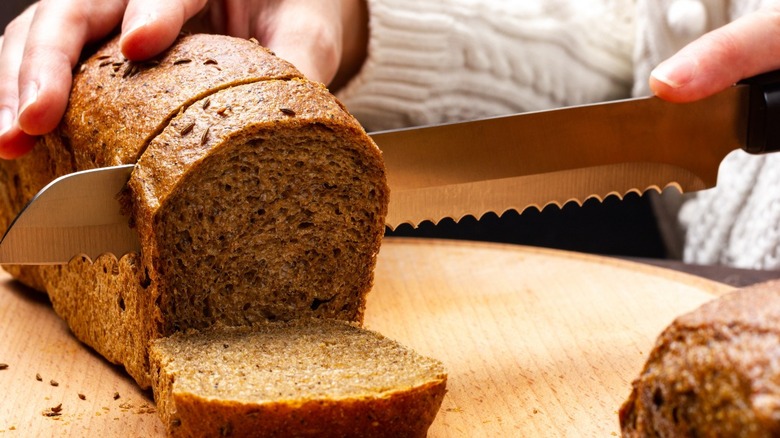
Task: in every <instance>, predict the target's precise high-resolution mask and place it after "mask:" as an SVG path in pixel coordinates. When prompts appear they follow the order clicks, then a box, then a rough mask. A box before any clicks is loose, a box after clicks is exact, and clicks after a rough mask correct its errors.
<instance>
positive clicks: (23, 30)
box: [0, 5, 35, 159]
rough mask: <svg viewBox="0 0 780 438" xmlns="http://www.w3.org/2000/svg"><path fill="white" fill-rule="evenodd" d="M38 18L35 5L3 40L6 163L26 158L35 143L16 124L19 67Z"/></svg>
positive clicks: (0, 113)
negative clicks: (33, 25) (19, 157)
mask: <svg viewBox="0 0 780 438" xmlns="http://www.w3.org/2000/svg"><path fill="white" fill-rule="evenodd" d="M34 14H35V6H34V5H33V6H31V7H30V8H28V9H27V10H26V11H24V12H23V13H22V14H21V15H19V17H17V18H15V19H14V20H13V21H12V22H11V23H10V24H9V25H8V26H7V27H6V31H5V35H3V36H0V158H3V159H10V158H16V157H18V156H20V155H23V154H24V153H25V152H27V151H28V150H29V149H31V148H32V143H34V141H33V139H32V137H30V136H28V135H27V134H25V133H24V132H23V131H22V130H21V128H20V127H19V125H18V124H17V123H16V114H17V109H18V106H19V66H20V65H21V63H22V56H23V53H24V43H25V40H26V39H27V34H28V32H29V29H30V23H31V22H32V18H33V16H34Z"/></svg>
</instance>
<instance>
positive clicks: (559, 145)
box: [371, 72, 780, 229]
mask: <svg viewBox="0 0 780 438" xmlns="http://www.w3.org/2000/svg"><path fill="white" fill-rule="evenodd" d="M778 79H780V74H778V73H777V72H773V73H770V74H766V75H761V76H757V77H755V78H752V79H750V80H747V81H745V82H744V83H741V84H738V85H735V86H733V87H730V88H729V89H727V90H725V91H723V92H721V93H719V94H716V95H714V96H712V97H710V98H708V99H705V100H701V101H697V102H692V103H685V104H679V103H670V102H667V101H664V100H661V99H659V98H656V97H646V98H635V99H627V100H622V101H613V102H607V103H599V104H591V105H582V106H575V107H567V108H560V109H555V110H549V111H538V112H531V113H523V114H515V115H510V116H504V117H495V118H489V119H483V120H477V121H471V122H463V123H452V124H444V125H438V126H429V127H422V128H409V129H401V130H394V131H386V132H378V133H374V134H372V135H371V136H372V138H373V139H374V141H375V142H376V143H377V145H378V146H379V148H380V149H381V150H382V153H383V155H384V159H385V165H386V166H387V174H388V183H389V185H390V189H391V194H390V205H389V211H388V216H387V219H386V222H387V225H388V226H389V227H390V228H391V229H394V228H395V227H397V226H399V225H401V224H404V223H408V224H411V225H413V226H417V225H418V224H419V223H421V222H423V221H426V220H427V221H432V222H433V223H437V222H438V221H439V220H440V219H443V218H452V219H455V220H456V221H458V220H460V219H461V218H463V217H464V216H467V215H471V216H474V217H476V218H480V217H481V216H482V215H484V214H485V213H488V212H494V213H497V214H499V215H501V214H502V213H504V212H506V211H508V210H516V211H518V212H522V211H524V210H525V209H526V208H531V207H535V208H537V209H540V210H541V209H543V208H544V207H545V206H547V205H549V204H555V205H558V206H559V207H560V206H563V205H564V204H566V203H568V202H576V203H578V204H580V205H581V204H582V203H583V202H585V201H586V200H587V199H590V198H598V199H599V200H603V199H604V198H605V197H607V196H610V195H616V196H619V197H621V198H622V197H623V196H624V195H626V194H627V193H630V192H637V193H643V192H645V191H647V190H650V189H655V190H658V191H661V190H663V189H665V188H667V187H670V186H671V187H676V188H677V189H678V190H680V191H683V192H688V191H696V190H702V189H706V188H711V187H714V186H715V184H716V182H717V174H718V167H719V165H720V163H721V161H722V160H723V159H724V158H725V156H726V155H727V154H729V153H730V152H732V151H734V150H736V149H740V148H742V149H744V150H746V151H748V152H750V153H764V152H770V151H775V150H777V149H778V147H779V146H780V133H779V132H778V130H780V86H779V85H778V83H780V82H778ZM772 120H774V121H775V123H772Z"/></svg>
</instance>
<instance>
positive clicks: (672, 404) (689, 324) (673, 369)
mask: <svg viewBox="0 0 780 438" xmlns="http://www.w3.org/2000/svg"><path fill="white" fill-rule="evenodd" d="M620 423H621V428H622V433H623V436H625V437H656V436H657V437H688V436H713V437H769V436H778V434H780V282H779V281H774V282H770V283H764V284H759V285H755V286H751V287H748V288H745V289H743V290H739V291H736V292H732V293H730V294H728V295H725V296H723V297H721V298H718V299H716V300H714V301H711V302H708V303H706V304H704V305H703V306H701V307H700V308H698V309H696V310H694V311H693V312H690V313H688V314H686V315H682V316H680V317H679V318H677V319H676V320H675V321H674V322H673V323H672V324H671V325H670V326H669V327H668V328H667V329H666V330H665V331H664V332H663V333H662V334H661V335H660V336H659V338H658V340H657V341H656V345H655V348H654V350H653V351H652V352H651V354H650V357H649V358H648V360H647V362H646V364H645V367H644V369H643V370H642V372H641V374H640V375H639V377H638V378H637V379H636V380H635V381H634V382H633V389H632V392H631V394H630V396H629V398H628V400H626V402H625V403H624V404H623V406H622V408H621V409H620Z"/></svg>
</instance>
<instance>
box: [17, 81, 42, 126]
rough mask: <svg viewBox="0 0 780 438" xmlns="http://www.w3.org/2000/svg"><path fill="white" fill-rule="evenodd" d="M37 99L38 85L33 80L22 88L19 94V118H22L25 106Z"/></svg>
mask: <svg viewBox="0 0 780 438" xmlns="http://www.w3.org/2000/svg"><path fill="white" fill-rule="evenodd" d="M36 100H38V85H37V84H36V83H35V82H30V83H28V84H27V85H25V86H24V87H23V88H22V94H21V95H20V96H19V101H20V102H22V104H21V105H19V118H20V119H21V118H22V114H24V111H25V110H27V108H28V107H29V106H30V105H32V104H33V103H35V101H36Z"/></svg>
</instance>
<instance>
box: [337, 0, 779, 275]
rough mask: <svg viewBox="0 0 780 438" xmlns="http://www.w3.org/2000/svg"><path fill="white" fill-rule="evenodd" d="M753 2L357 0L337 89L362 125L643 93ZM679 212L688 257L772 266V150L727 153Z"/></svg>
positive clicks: (775, 177)
mask: <svg viewBox="0 0 780 438" xmlns="http://www.w3.org/2000/svg"><path fill="white" fill-rule="evenodd" d="M761 1H762V0H731V1H730V0H523V1H517V0H491V1H485V0H368V4H369V13H370V40H369V55H368V59H367V60H366V62H365V64H364V66H363V68H362V70H361V72H360V73H359V74H358V76H357V77H356V78H354V79H353V80H352V81H351V82H350V83H349V84H347V86H346V87H345V88H344V89H343V90H341V91H340V92H339V97H340V98H341V99H342V101H344V103H345V104H346V105H347V107H348V108H349V109H350V111H351V112H352V113H354V114H355V115H356V116H357V117H358V119H359V120H360V121H361V123H363V125H364V126H365V127H366V129H367V130H369V131H373V130H381V129H390V128H397V127H402V126H411V125H424V124H431V123H440V122H447V121H455V120H464V119H472V118H477V117H485V116H492V115H499V114H506V113H511V112H518V111H530V110H537V109H544V108H552V107H560V106H566V105H573V104H580V103H588V102H596V101H604V100H611V99H616V98H622V97H627V96H629V95H631V94H632V93H633V94H634V95H645V94H648V93H649V90H648V88H647V78H648V76H649V72H650V70H651V69H652V68H653V67H655V65H657V64H658V62H660V61H661V60H663V59H665V58H666V57H668V56H669V55H671V54H673V53H674V52H675V51H676V50H678V49H679V48H681V47H682V46H683V45H685V44H686V43H688V42H689V41H691V40H693V39H694V38H696V37H698V36H700V35H702V34H703V33H704V32H706V31H708V30H711V29H714V28H716V27H719V26H721V25H722V24H724V23H726V22H728V21H729V20H731V19H734V18H735V17H737V16H740V15H742V14H744V13H746V12H748V11H751V10H755V9H756V8H758V7H759V5H760V3H761ZM763 1H768V0H763ZM666 198H669V199H666ZM677 198H679V196H676V197H675V196H674V194H672V195H668V194H665V196H664V199H663V200H662V201H663V202H658V203H657V205H658V209H657V210H658V213H659V219H660V220H661V222H662V224H665V222H666V221H667V219H668V216H669V214H670V213H671V214H672V215H674V216H676V215H677V206H678V205H679V204H680V202H675V201H676V199H677ZM680 220H681V224H682V228H680V229H682V230H683V231H684V232H685V234H684V237H680V239H684V258H685V260H687V261H689V262H695V263H722V264H729V265H734V266H741V267H753V268H778V267H780V253H779V252H778V248H780V154H776V155H769V156H765V157H753V156H747V155H746V154H743V153H734V154H732V155H730V156H729V157H728V159H727V160H726V162H724V165H723V167H722V170H721V173H720V177H719V181H718V187H717V189H713V190H710V191H706V192H700V193H698V194H696V195H695V196H694V197H691V198H690V199H688V197H686V198H685V202H684V203H683V208H682V210H681V212H680ZM664 229H665V230H674V229H676V227H669V226H665V227H664ZM667 234H668V235H669V236H670V246H671V247H674V237H675V234H674V233H667ZM680 236H683V235H682V234H681V235H680Z"/></svg>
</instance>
